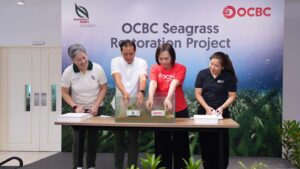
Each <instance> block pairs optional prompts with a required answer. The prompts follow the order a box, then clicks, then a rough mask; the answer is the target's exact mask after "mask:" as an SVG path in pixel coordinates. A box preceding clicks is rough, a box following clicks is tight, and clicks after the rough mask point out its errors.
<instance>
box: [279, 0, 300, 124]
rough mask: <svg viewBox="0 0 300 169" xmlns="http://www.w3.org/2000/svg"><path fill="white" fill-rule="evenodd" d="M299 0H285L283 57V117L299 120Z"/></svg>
mask: <svg viewBox="0 0 300 169" xmlns="http://www.w3.org/2000/svg"><path fill="white" fill-rule="evenodd" d="M299 31H300V1H299V0H286V6H285V42H284V59H283V119H289V120H291V119H296V120H300V70H299V67H300V66H299V64H300V55H299V50H300V43H299V40H300V33H299Z"/></svg>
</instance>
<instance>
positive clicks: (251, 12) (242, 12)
mask: <svg viewBox="0 0 300 169" xmlns="http://www.w3.org/2000/svg"><path fill="white" fill-rule="evenodd" d="M223 15H224V17H225V18H227V19H231V18H233V17H235V16H236V15H237V16H240V17H244V16H249V17H261V16H266V17H269V16H271V8H270V7H265V8H261V7H256V8H254V7H250V8H244V7H240V8H237V9H236V8H235V7H233V6H226V7H225V8H224V10H223Z"/></svg>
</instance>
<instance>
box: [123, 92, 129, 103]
mask: <svg viewBox="0 0 300 169" xmlns="http://www.w3.org/2000/svg"><path fill="white" fill-rule="evenodd" d="M129 101H130V96H129V93H127V92H126V93H123V102H124V104H125V106H127V105H128V103H129Z"/></svg>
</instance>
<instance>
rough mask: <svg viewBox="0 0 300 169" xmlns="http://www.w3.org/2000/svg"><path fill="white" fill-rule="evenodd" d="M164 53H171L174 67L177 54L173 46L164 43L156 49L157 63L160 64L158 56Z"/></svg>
mask: <svg viewBox="0 0 300 169" xmlns="http://www.w3.org/2000/svg"><path fill="white" fill-rule="evenodd" d="M164 51H168V52H169V54H170V56H171V60H172V66H173V65H174V64H175V60H176V53H175V50H174V48H173V46H172V45H171V44H170V43H163V44H161V45H159V46H158V48H157V49H156V52H155V60H156V63H157V64H159V61H158V56H159V55H160V54H161V53H162V52H164Z"/></svg>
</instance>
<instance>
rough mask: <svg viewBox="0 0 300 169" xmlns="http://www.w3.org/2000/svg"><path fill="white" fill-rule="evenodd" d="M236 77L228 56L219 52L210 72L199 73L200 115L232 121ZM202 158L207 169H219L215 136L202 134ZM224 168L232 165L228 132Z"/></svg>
mask: <svg viewBox="0 0 300 169" xmlns="http://www.w3.org/2000/svg"><path fill="white" fill-rule="evenodd" d="M237 82H238V80H237V77H236V74H235V71H234V68H233V66H232V62H231V60H230V58H229V56H228V55H227V54H225V53H223V52H216V53H214V54H213V55H212V56H211V57H210V63H209V68H207V69H204V70H201V71H200V72H199V73H198V76H197V79H196V82H195V96H196V99H197V101H198V102H199V103H200V106H199V108H198V114H214V113H218V114H221V115H222V116H223V117H224V118H228V117H230V113H229V111H228V106H229V105H231V103H232V102H233V101H234V100H235V98H236V96H237V95H236V89H237V85H236V84H237ZM199 136H200V147H201V156H202V160H203V161H204V169H219V166H218V161H219V154H218V152H219V147H218V146H219V144H218V140H219V138H218V135H217V134H216V133H208V132H199ZM220 152H224V168H225V169H226V168H227V166H228V162H229V137H228V129H226V130H225V132H224V150H222V151H220Z"/></svg>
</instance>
